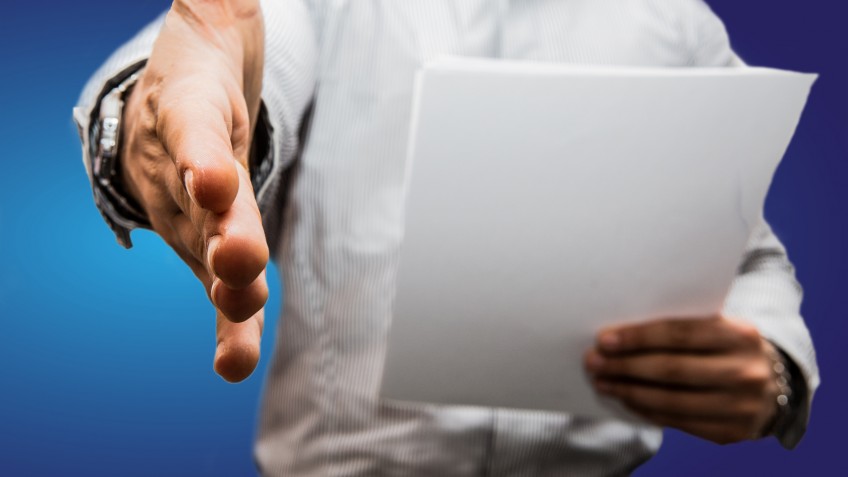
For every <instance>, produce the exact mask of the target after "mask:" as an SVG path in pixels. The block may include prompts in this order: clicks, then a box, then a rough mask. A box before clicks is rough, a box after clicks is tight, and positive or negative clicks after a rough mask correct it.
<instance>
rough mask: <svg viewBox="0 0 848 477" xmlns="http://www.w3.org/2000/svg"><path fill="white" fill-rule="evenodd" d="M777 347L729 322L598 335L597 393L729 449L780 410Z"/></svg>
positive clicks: (624, 328) (683, 322)
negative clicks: (775, 367)
mask: <svg viewBox="0 0 848 477" xmlns="http://www.w3.org/2000/svg"><path fill="white" fill-rule="evenodd" d="M770 352H773V347H772V345H771V344H770V343H769V342H768V341H765V340H764V339H762V338H761V337H760V335H759V332H758V331H757V330H756V328H754V327H753V326H751V325H749V324H746V323H743V322H740V321H736V320H731V319H727V318H724V317H710V318H702V319H668V320H655V321H649V322H644V323H638V324H627V325H619V326H616V327H611V328H607V329H604V330H602V331H601V332H600V333H598V336H597V343H596V346H595V347H594V348H593V349H591V350H589V351H588V352H587V353H586V355H585V366H586V369H587V371H588V372H589V373H590V375H591V377H592V382H593V385H594V387H595V390H596V391H597V392H598V393H600V394H602V395H606V396H610V397H613V398H617V399H619V400H620V401H621V402H622V403H623V404H624V405H625V406H627V407H628V408H629V409H631V410H632V411H633V412H635V413H636V414H639V415H640V416H642V417H644V418H645V419H647V420H648V421H650V422H652V423H654V424H656V425H659V426H665V427H674V428H677V429H680V430H682V431H684V432H688V433H690V434H693V435H696V436H699V437H702V438H705V439H708V440H711V441H714V442H717V443H720V444H726V443H731V442H737V441H741V440H746V439H752V438H757V437H761V436H762V435H763V433H764V430H765V429H768V428H769V427H770V423H771V422H772V420H773V418H774V416H775V413H776V410H777V405H776V398H777V395H778V394H779V389H778V386H777V384H776V382H775V379H774V376H773V374H772V369H771V367H772V360H771V358H770V357H769V356H770V355H769V353H770Z"/></svg>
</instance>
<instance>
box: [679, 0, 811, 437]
mask: <svg viewBox="0 0 848 477" xmlns="http://www.w3.org/2000/svg"><path fill="white" fill-rule="evenodd" d="M689 3H690V5H691V8H692V10H691V15H690V17H689V18H690V23H689V26H690V27H689V28H688V31H689V32H690V41H691V50H690V51H691V52H692V56H691V65H692V66H729V67H743V68H744V67H745V66H746V65H745V63H744V62H743V61H742V60H741V59H740V58H739V57H738V56H737V55H736V54H735V53H734V52H733V50H732V48H731V46H730V41H729V39H728V35H727V31H726V30H725V27H724V24H723V23H722V22H721V20H720V19H719V18H718V17H717V16H716V15H715V14H714V13H713V12H712V11H711V10H710V9H709V7H708V6H707V5H706V4H705V3H703V1H701V0H692V1H691V2H689ZM801 299H802V289H801V285H800V284H799V283H798V281H797V280H796V278H795V268H794V267H793V265H792V263H791V262H790V261H789V258H788V256H787V253H786V249H785V248H784V246H783V244H782V243H781V242H780V240H779V239H778V238H777V236H775V234H774V233H773V232H772V230H771V227H770V226H769V224H768V223H767V222H766V220H765V219H763V218H761V219H760V221H759V223H758V224H757V225H756V227H755V229H754V231H753V232H752V234H751V238H750V240H749V242H748V245H747V248H746V250H745V253H744V256H743V257H742V261H741V263H740V264H739V268H738V272H737V276H736V278H735V280H734V281H733V285H732V286H731V289H730V292H729V294H728V296H727V299H726V301H725V306H724V314H725V315H726V316H729V317H733V318H738V319H741V320H745V321H748V322H750V323H752V324H754V325H755V326H756V327H757V328H758V330H759V331H760V334H761V335H762V336H763V337H764V338H765V339H767V340H769V341H771V342H772V343H773V344H774V345H775V346H777V347H778V348H779V349H780V351H782V352H783V354H784V355H785V356H786V357H788V358H789V359H790V360H791V361H792V363H791V364H792V365H794V368H796V369H797V370H799V371H800V374H801V376H793V388H794V389H793V391H798V392H800V393H801V396H800V397H799V404H798V406H797V408H795V409H793V412H792V414H791V415H790V416H789V422H788V423H787V425H785V426H783V427H782V428H781V429H779V430H778V431H777V432H776V437H777V438H778V440H779V441H780V443H781V444H782V445H783V446H784V447H786V448H788V449H791V448H794V447H795V446H796V445H797V444H798V442H799V441H800V440H801V438H802V437H803V435H804V432H805V431H806V428H807V422H808V420H809V415H810V404H811V402H812V399H813V395H814V393H815V391H816V388H817V387H818V385H819V371H818V366H817V364H816V355H815V350H814V348H813V343H812V339H811V337H810V333H809V331H808V330H807V327H806V325H805V324H804V320H803V318H802V317H801V313H800V309H801ZM796 380H798V381H800V382H798V383H795V382H794V381H796ZM796 384H797V385H798V386H796Z"/></svg>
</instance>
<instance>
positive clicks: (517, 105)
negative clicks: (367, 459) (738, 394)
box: [382, 60, 815, 417]
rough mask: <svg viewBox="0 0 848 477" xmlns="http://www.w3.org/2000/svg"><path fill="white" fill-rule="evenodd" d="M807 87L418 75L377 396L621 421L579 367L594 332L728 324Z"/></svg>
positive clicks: (525, 68) (672, 77)
mask: <svg viewBox="0 0 848 477" xmlns="http://www.w3.org/2000/svg"><path fill="white" fill-rule="evenodd" d="M814 80H815V75H810V74H800V73H793V72H787V71H777V70H769V69H758V68H733V69H730V68H724V69H683V68H681V69H644V68H604V67H592V68H587V67H574V66H563V65H549V64H545V65H543V64H534V63H515V62H502V61H491V60H445V61H441V62H438V63H435V64H432V65H430V66H428V67H427V68H425V69H424V70H422V72H421V73H420V74H419V76H418V80H417V93H416V98H415V106H414V108H413V109H414V112H413V122H412V131H411V143H410V161H411V163H410V166H411V167H409V168H408V170H409V176H408V179H409V180H408V184H407V186H408V200H407V208H406V236H405V241H404V244H403V248H402V252H401V268H400V271H399V282H398V289H397V296H396V299H395V303H394V321H393V323H392V326H391V331H390V337H389V349H388V356H387V360H386V367H385V374H384V379H383V384H382V396H383V397H386V398H391V399H402V400H411V401H424V402H434V403H447V404H471V405H484V406H495V407H511V408H525V409H539V410H553V411H565V412H570V413H575V414H582V415H590V416H600V417H602V416H610V415H617V416H623V417H627V416H626V415H622V414H621V410H620V409H616V408H615V407H614V406H612V407H610V406H609V403H602V402H601V401H599V400H598V399H597V397H596V395H595V393H594V392H593V391H592V389H591V387H590V386H589V383H588V380H587V378H586V375H585V373H584V370H583V366H582V354H583V352H584V351H585V350H586V349H588V348H589V347H590V346H591V344H592V343H593V340H594V335H595V333H596V331H597V330H598V329H599V328H600V327H601V326H602V325H605V324H609V323H614V322H621V321H627V320H641V319H649V318H654V317H684V316H703V315H710V314H714V313H716V312H718V311H719V310H720V309H721V306H722V302H723V300H724V297H725V295H726V293H727V291H728V288H729V286H730V283H731V281H732V279H733V276H734V274H735V270H736V267H737V265H738V263H739V260H740V258H741V256H742V252H743V250H744V246H745V243H746V241H747V238H748V236H749V234H750V231H751V228H752V226H753V225H754V224H755V223H756V222H757V220H758V219H759V217H760V214H761V211H762V207H763V201H764V197H765V195H766V192H767V190H768V187H769V184H770V181H771V178H772V175H773V173H774V170H775V168H776V166H777V164H778V163H779V161H780V159H781V157H782V155H783V153H784V151H785V150H786V147H787V145H788V144H789V141H790V139H791V137H792V134H793V132H794V130H795V127H796V125H797V122H798V120H799V117H800V114H801V111H802V109H803V106H804V104H805V102H806V98H807V95H808V93H809V90H810V87H811V85H812V83H813V81H814Z"/></svg>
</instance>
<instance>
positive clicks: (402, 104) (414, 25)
mask: <svg viewBox="0 0 848 477" xmlns="http://www.w3.org/2000/svg"><path fill="white" fill-rule="evenodd" d="M263 11H264V14H265V18H266V20H265V21H266V32H267V38H266V71H265V83H264V89H263V101H264V105H265V107H266V108H267V112H268V114H267V124H266V126H267V127H268V128H269V131H270V133H271V138H272V144H271V150H272V154H271V156H270V157H271V160H273V164H272V167H271V174H270V177H269V178H268V180H267V181H266V182H265V183H264V184H263V185H262V186H261V187H260V188H259V190H258V194H257V196H258V200H259V202H260V207H261V209H262V213H263V220H264V222H265V226H266V232H267V233H268V236H269V240H270V241H271V246H272V249H273V251H274V257H275V260H276V261H277V263H278V265H279V268H280V270H282V273H283V283H284V285H285V299H284V307H283V312H282V317H281V320H280V323H279V327H278V330H277V339H276V347H275V349H274V356H273V360H272V365H271V367H270V370H269V372H268V376H267V382H266V386H265V394H264V397H263V401H262V408H261V415H260V427H259V435H258V438H257V445H256V462H257V465H258V467H259V469H260V471H261V473H262V474H263V475H267V476H382V475H386V476H394V475H398V476H401V475H423V476H466V475H492V476H525V475H527V476H529V475H576V476H593V475H599V476H600V475H626V474H628V473H630V471H632V469H634V468H635V467H636V466H638V465H639V464H640V463H642V462H644V461H645V460H646V459H648V458H650V457H651V456H652V455H653V454H654V453H655V452H656V451H657V449H658V448H659V446H660V442H661V432H660V430H659V429H656V428H653V427H650V426H639V425H632V424H628V423H624V422H616V421H597V420H593V419H586V418H580V417H574V416H569V415H564V414H553V413H545V412H534V411H519V410H505V409H485V408H475V407H454V406H436V405H418V404H397V403H386V402H382V401H380V400H379V399H378V397H377V393H378V388H379V380H380V377H381V373H382V369H383V360H384V357H385V351H386V336H387V331H388V327H389V325H390V322H391V308H392V297H393V295H394V284H395V275H396V270H397V265H398V248H399V247H400V245H401V243H402V238H403V223H402V211H403V202H402V197H403V183H404V181H403V177H404V173H405V167H406V163H405V151H406V141H407V131H408V126H409V121H410V110H411V95H412V85H413V76H414V73H415V71H416V69H417V68H419V67H420V66H421V65H422V64H423V63H424V62H426V61H428V60H430V59H433V58H436V57H437V56H440V55H444V54H451V55H463V56H483V57H498V58H510V59H528V60H536V61H551V62H568V63H583V64H588V63H592V64H608V65H645V66H669V67H672V66H730V65H732V64H733V63H734V61H735V56H734V54H733V52H732V50H731V49H730V46H729V42H728V39H727V35H726V33H725V30H724V27H723V25H722V23H721V22H720V21H719V20H718V19H717V18H716V17H715V16H714V15H713V14H712V12H711V11H710V10H709V8H708V7H707V6H706V5H705V4H704V3H702V2H701V1H700V0H568V1H566V0H313V1H306V0H278V1H271V0H268V1H266V2H264V3H263ZM160 22H161V19H160V20H159V21H157V22H155V23H154V24H152V25H151V26H150V27H148V28H147V29H145V30H144V31H142V32H141V33H140V34H139V35H138V36H137V37H136V38H135V39H134V40H132V41H131V42H130V43H129V44H127V45H125V46H124V47H122V48H121V49H120V50H118V52H116V54H115V55H113V57H112V58H111V59H110V60H109V61H108V62H107V63H106V64H105V65H104V66H103V68H101V70H100V71H99V72H98V73H97V74H96V75H95V76H94V78H93V79H92V80H91V82H90V83H89V85H88V86H87V87H86V90H85V91H84V93H83V96H82V98H81V100H80V109H79V110H78V111H77V113H76V114H75V117H76V118H77V120H78V122H79V124H80V127H81V129H82V130H85V129H86V128H87V121H88V119H87V117H86V116H87V115H86V114H85V112H86V111H90V110H91V107H92V103H93V102H94V100H95V99H96V95H97V93H98V92H99V91H100V89H101V88H102V85H103V84H104V82H105V80H106V79H107V78H109V77H111V76H113V75H114V74H115V73H116V72H118V71H120V70H121V69H122V68H125V67H126V66H127V65H130V64H132V63H133V62H135V61H138V60H139V59H143V58H144V57H146V56H147V55H149V52H150V48H151V45H152V42H153V40H154V39H155V36H156V32H157V31H158V27H159V25H160ZM310 103H312V110H311V111H312V112H311V114H310V115H309V118H308V126H304V123H305V122H306V121H307V119H306V118H305V115H306V112H307V108H308V107H309V105H310ZM301 126H304V128H305V130H304V132H305V134H302V135H301V134H299V131H301ZM301 137H303V138H304V139H303V140H302V141H301V140H300V138H301ZM86 151H87V149H86V148H84V153H87V152H86ZM295 161H296V165H294V166H292V164H293V163H295ZM284 170H289V171H291V175H290V179H291V180H290V181H289V180H285V181H284V177H285V176H286V174H284ZM800 299H801V292H800V287H799V286H798V284H797V282H796V281H795V279H794V274H793V269H792V266H791V264H790V263H789V261H788V259H787V257H786V253H785V250H784V248H783V246H782V245H781V244H780V242H779V241H778V240H777V238H776V237H775V236H774V235H773V234H772V233H771V231H770V229H769V228H768V225H767V224H766V223H765V222H762V223H761V224H760V226H759V228H758V229H757V231H756V232H755V234H754V235H753V236H752V239H751V242H750V244H749V248H748V250H747V252H746V255H745V257H743V260H742V263H741V266H740V270H739V276H738V278H737V280H736V282H735V283H734V286H733V288H732V290H731V293H730V295H729V297H728V300H727V305H726V312H727V314H729V315H732V316H738V317H740V318H743V319H748V320H750V321H752V322H754V323H755V324H756V325H757V326H758V328H759V329H760V330H761V332H762V333H763V335H764V336H766V337H767V338H768V339H770V340H772V341H773V342H774V343H776V344H777V345H778V346H779V347H780V348H781V349H782V350H783V351H784V352H785V353H786V354H787V355H788V356H789V357H791V358H792V360H793V361H794V362H795V363H796V364H797V365H798V367H799V368H800V370H801V371H802V373H803V378H804V380H805V382H806V386H807V396H806V400H805V402H804V403H803V406H802V409H801V410H800V412H799V413H798V415H797V416H796V420H795V423H794V424H793V426H792V428H791V429H790V431H789V432H787V433H786V434H785V435H782V436H779V437H780V438H781V441H782V442H783V443H784V445H786V446H790V447H791V446H793V445H794V444H795V443H796V442H797V440H798V439H800V437H801V435H802V434H803V432H804V429H805V425H806V420H807V416H808V412H809V403H810V400H811V398H812V394H813V391H814V390H815V388H816V386H817V385H818V371H817V368H816V363H815V355H814V352H813V348H812V344H811V342H810V337H809V333H808V332H807V330H806V328H805V326H804V323H803V321H802V319H801V317H800V315H799V307H800Z"/></svg>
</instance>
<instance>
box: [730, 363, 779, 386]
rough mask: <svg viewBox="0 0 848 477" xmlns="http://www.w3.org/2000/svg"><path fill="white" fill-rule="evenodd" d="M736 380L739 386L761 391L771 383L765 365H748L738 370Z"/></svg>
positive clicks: (769, 372) (768, 371) (769, 374)
mask: <svg viewBox="0 0 848 477" xmlns="http://www.w3.org/2000/svg"><path fill="white" fill-rule="evenodd" d="M736 380H737V382H739V383H741V384H746V385H750V386H753V387H756V388H758V389H763V388H766V387H767V385H768V384H769V383H770V382H771V370H769V369H768V366H766V364H765V363H759V362H758V363H756V364H749V365H748V366H743V367H741V368H738V370H737V373H736Z"/></svg>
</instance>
